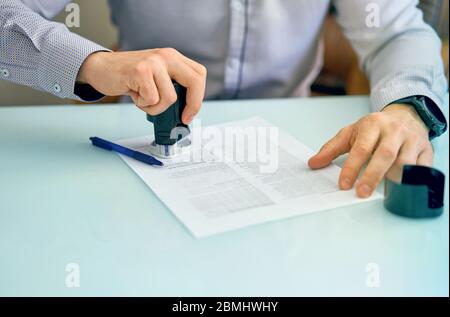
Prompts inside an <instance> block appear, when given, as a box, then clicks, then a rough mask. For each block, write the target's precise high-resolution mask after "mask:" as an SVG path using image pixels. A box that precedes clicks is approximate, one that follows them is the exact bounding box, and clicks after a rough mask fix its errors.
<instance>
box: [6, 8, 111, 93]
mask: <svg viewBox="0 0 450 317" xmlns="http://www.w3.org/2000/svg"><path fill="white" fill-rule="evenodd" d="M68 2H70V1H65V0H61V1H55V0H52V1H51V2H50V1H47V0H44V1H43V0H40V1H37V0H36V1H32V0H27V1H20V0H1V3H0V79H4V80H8V81H11V82H14V83H17V84H20V85H26V86H29V87H32V88H34V89H38V90H42V91H46V92H49V93H51V94H53V95H55V96H57V97H60V98H69V99H75V100H82V101H94V100H97V99H99V98H101V97H102V95H101V94H99V93H98V92H97V91H96V90H95V89H93V88H92V87H91V86H88V87H86V85H83V88H82V89H80V88H79V87H77V86H78V84H77V83H76V78H77V75H78V71H79V69H80V67H81V65H82V64H83V62H84V60H85V59H86V58H87V57H88V56H89V55H90V54H92V53H94V52H98V51H108V50H107V49H106V48H104V47H102V46H100V45H98V44H96V43H94V42H91V41H89V40H87V39H85V38H83V37H81V36H79V35H77V34H75V33H72V32H70V31H69V30H68V29H67V27H66V26H65V25H64V24H62V23H57V22H52V21H49V20H47V19H46V18H45V17H52V16H54V15H56V14H57V13H58V11H59V10H61V9H62V8H63V7H64V6H65V4H67V3H68ZM41 14H42V15H41ZM44 16H45V17H44Z"/></svg>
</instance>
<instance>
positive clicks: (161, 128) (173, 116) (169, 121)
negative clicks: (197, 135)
mask: <svg viewBox="0 0 450 317" xmlns="http://www.w3.org/2000/svg"><path fill="white" fill-rule="evenodd" d="M173 85H174V87H175V91H176V93H177V101H175V103H174V104H172V105H171V106H170V107H169V108H167V110H166V111H164V112H163V113H160V114H159V115H156V116H152V115H149V114H147V120H148V121H150V122H152V123H153V126H154V129H155V142H156V144H160V145H173V144H175V143H176V142H177V141H179V140H180V139H181V138H182V135H180V134H176V135H177V136H176V137H175V138H173V135H174V134H173V132H172V131H173V129H174V128H185V129H188V130H187V131H189V128H188V126H187V125H185V124H184V123H183V122H182V121H181V114H182V113H183V110H184V107H185V105H186V88H184V87H183V86H181V85H180V84H178V83H177V82H173ZM171 134H172V137H171Z"/></svg>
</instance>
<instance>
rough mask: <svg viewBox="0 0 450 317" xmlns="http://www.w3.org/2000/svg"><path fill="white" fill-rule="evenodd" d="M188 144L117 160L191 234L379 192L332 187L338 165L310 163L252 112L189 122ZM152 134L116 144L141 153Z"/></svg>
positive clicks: (307, 154) (345, 203)
mask: <svg viewBox="0 0 450 317" xmlns="http://www.w3.org/2000/svg"><path fill="white" fill-rule="evenodd" d="M191 137H192V145H191V146H190V147H189V148H185V149H183V152H182V153H181V154H180V155H178V156H176V157H173V158H170V159H161V161H162V162H163V163H164V166H162V167H155V166H149V165H146V164H144V163H141V162H139V161H136V160H133V159H131V158H128V157H125V156H121V157H122V159H123V160H124V161H125V162H126V163H127V164H128V165H129V167H130V168H131V169H133V170H134V171H135V172H136V174H137V175H138V176H139V177H141V178H142V180H143V181H144V182H145V184H147V185H148V186H149V187H150V188H151V189H152V191H153V192H154V193H155V195H156V196H157V197H158V198H159V199H160V200H161V201H162V202H163V203H164V204H165V205H166V206H167V207H168V208H169V209H170V210H171V211H172V212H173V214H174V215H175V216H176V217H177V218H178V219H179V220H180V221H181V222H182V223H183V224H184V225H185V226H186V227H187V229H189V231H190V232H191V233H192V234H193V235H194V236H195V237H197V238H200V237H205V236H209V235H214V234H218V233H223V232H226V231H230V230H234V229H238V228H243V227H247V226H251V225H255V224H261V223H264V222H268V221H273V220H279V219H283V218H289V217H293V216H298V215H303V214H307V213H312V212H318V211H323V210H328V209H333V208H337V207H342V206H349V205H352V204H357V203H362V202H367V201H370V200H375V199H380V198H382V195H380V194H379V193H374V194H373V195H372V197H370V198H368V199H360V198H357V197H356V195H355V193H354V191H353V190H351V191H341V190H339V188H338V177H339V172H340V168H339V167H338V166H336V165H333V164H332V165H330V166H328V167H326V168H324V169H320V170H311V169H310V168H309V167H308V165H307V161H308V159H309V158H310V157H311V156H312V155H313V154H314V153H313V151H311V150H310V149H308V148H307V147H306V146H304V145H303V144H302V143H300V142H299V141H297V140H296V139H295V138H293V137H292V136H290V135H288V134H287V133H285V132H284V131H282V130H281V129H279V128H278V127H275V126H273V125H272V124H270V123H269V122H267V121H265V120H263V119H262V118H259V117H252V118H249V119H246V120H242V121H235V122H229V123H226V124H221V125H215V126H209V127H201V126H196V125H195V122H194V126H193V127H192V128H191ZM152 139H153V138H152V136H151V135H150V136H144V137H138V138H133V139H127V140H120V141H118V142H117V143H119V144H121V145H123V146H126V147H129V148H132V149H134V150H137V151H141V152H143V153H148V151H149V145H150V143H151V141H152Z"/></svg>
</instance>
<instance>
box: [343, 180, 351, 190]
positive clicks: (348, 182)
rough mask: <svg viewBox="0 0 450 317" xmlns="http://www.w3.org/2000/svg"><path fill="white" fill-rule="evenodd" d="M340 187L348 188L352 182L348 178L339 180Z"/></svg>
mask: <svg viewBox="0 0 450 317" xmlns="http://www.w3.org/2000/svg"><path fill="white" fill-rule="evenodd" d="M341 188H342V189H344V190H348V189H350V188H352V182H351V180H350V178H344V179H343V180H342V181H341Z"/></svg>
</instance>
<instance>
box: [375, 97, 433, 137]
mask: <svg viewBox="0 0 450 317" xmlns="http://www.w3.org/2000/svg"><path fill="white" fill-rule="evenodd" d="M381 111H382V112H396V113H402V114H403V115H405V116H409V117H410V118H411V119H414V120H416V121H418V122H420V123H421V125H422V126H423V127H424V128H425V129H426V130H427V131H429V130H430V128H429V127H428V126H427V125H426V124H425V122H423V120H422V118H421V117H420V116H419V114H418V113H417V111H416V109H415V108H414V107H413V106H412V105H409V104H406V103H394V104H390V105H388V106H386V107H384V108H383V110H381Z"/></svg>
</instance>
